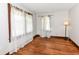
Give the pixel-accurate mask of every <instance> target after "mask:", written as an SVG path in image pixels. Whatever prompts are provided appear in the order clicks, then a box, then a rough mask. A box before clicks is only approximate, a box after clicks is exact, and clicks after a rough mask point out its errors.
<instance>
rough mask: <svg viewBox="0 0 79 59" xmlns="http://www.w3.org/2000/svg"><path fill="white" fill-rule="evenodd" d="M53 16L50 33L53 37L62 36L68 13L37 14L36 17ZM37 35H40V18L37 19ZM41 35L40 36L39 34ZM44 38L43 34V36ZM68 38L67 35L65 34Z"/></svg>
mask: <svg viewBox="0 0 79 59" xmlns="http://www.w3.org/2000/svg"><path fill="white" fill-rule="evenodd" d="M44 15H53V16H52V17H51V33H50V34H49V35H53V36H64V33H65V32H64V20H68V11H57V12H53V13H39V14H38V16H44ZM37 20H38V21H37V33H39V34H41V33H42V29H41V28H42V27H41V21H40V17H38V19H37ZM41 35H42V34H41ZM43 35H44V36H45V34H43ZM67 36H68V34H67Z"/></svg>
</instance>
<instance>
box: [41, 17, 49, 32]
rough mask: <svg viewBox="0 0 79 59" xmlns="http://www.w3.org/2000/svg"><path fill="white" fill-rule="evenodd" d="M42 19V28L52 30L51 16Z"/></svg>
mask: <svg viewBox="0 0 79 59" xmlns="http://www.w3.org/2000/svg"><path fill="white" fill-rule="evenodd" d="M41 20H42V30H44V31H50V19H49V16H43V17H42V19H41Z"/></svg>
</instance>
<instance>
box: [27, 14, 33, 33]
mask: <svg viewBox="0 0 79 59" xmlns="http://www.w3.org/2000/svg"><path fill="white" fill-rule="evenodd" d="M32 25H33V24H32V15H29V14H26V33H30V32H32V30H33V27H32Z"/></svg>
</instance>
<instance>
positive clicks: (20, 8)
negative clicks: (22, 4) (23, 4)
mask: <svg viewBox="0 0 79 59" xmlns="http://www.w3.org/2000/svg"><path fill="white" fill-rule="evenodd" d="M9 4H10V3H9ZM10 6H11V7H14V8H16V9H18V10H20V11H23V12H25V13H27V14H29V15H32V13H29V12H26V11H24V10H23V9H21V8H18V7H16V6H13V5H12V4H10Z"/></svg>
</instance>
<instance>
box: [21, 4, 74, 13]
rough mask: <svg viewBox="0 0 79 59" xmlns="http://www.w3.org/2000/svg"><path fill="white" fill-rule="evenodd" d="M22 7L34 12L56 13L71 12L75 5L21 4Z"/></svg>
mask: <svg viewBox="0 0 79 59" xmlns="http://www.w3.org/2000/svg"><path fill="white" fill-rule="evenodd" d="M21 5H22V6H23V7H25V8H28V9H30V10H31V11H34V12H55V11H62V10H69V9H71V8H72V7H73V6H74V5H75V3H21Z"/></svg>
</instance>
